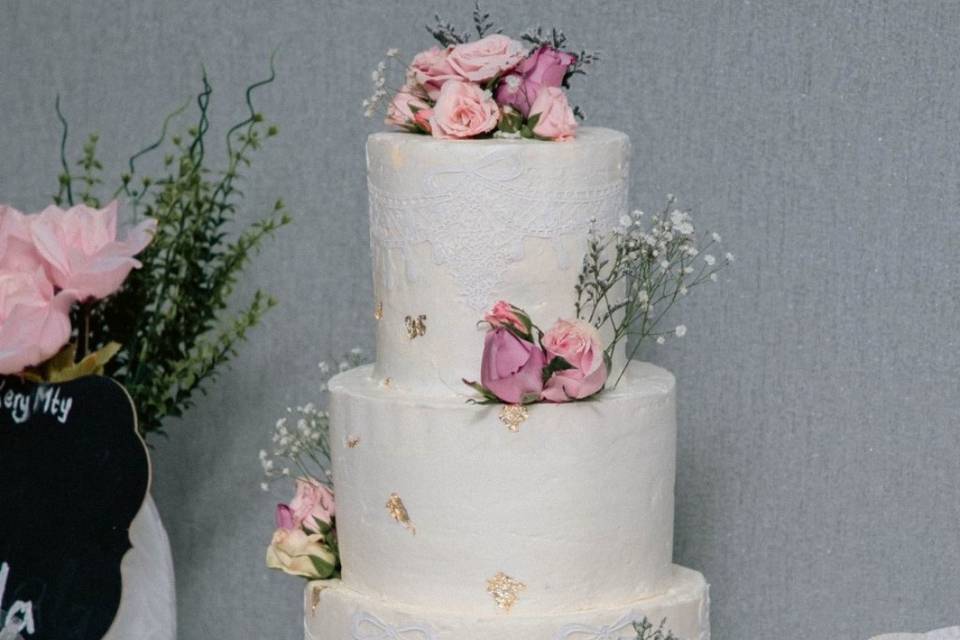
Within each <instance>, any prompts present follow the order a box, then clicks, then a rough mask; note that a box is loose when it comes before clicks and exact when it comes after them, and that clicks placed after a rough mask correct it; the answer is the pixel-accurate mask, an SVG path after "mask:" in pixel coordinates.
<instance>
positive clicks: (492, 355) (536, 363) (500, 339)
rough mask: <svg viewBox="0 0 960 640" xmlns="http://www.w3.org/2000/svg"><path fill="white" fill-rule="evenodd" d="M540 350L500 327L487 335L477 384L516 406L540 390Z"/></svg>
mask: <svg viewBox="0 0 960 640" xmlns="http://www.w3.org/2000/svg"><path fill="white" fill-rule="evenodd" d="M544 365H545V357H544V354H543V350H541V349H540V347H538V346H537V345H535V344H533V343H532V342H530V341H528V340H523V339H521V338H518V337H517V336H515V335H514V334H512V333H510V332H509V331H507V330H506V329H504V328H503V327H500V328H498V329H494V330H493V331H488V332H487V337H486V338H485V339H484V342H483V361H482V363H481V366H480V382H481V384H483V386H484V387H485V388H486V389H488V390H489V391H491V392H492V393H493V394H494V395H495V396H497V398H499V399H500V400H502V401H504V402H508V403H510V404H519V403H521V402H523V401H524V400H527V399H529V398H530V396H534V397H536V396H539V395H540V392H541V391H542V390H543V367H544Z"/></svg>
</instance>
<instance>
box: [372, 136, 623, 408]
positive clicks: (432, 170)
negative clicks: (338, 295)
mask: <svg viewBox="0 0 960 640" xmlns="http://www.w3.org/2000/svg"><path fill="white" fill-rule="evenodd" d="M629 162H630V139H629V138H628V137H627V136H626V134H623V133H620V132H618V131H613V130H610V129H601V128H595V127H584V128H581V129H580V130H579V131H578V134H577V137H576V139H574V140H572V141H569V142H539V141H532V140H513V139H489V140H472V141H447V140H438V139H434V138H431V137H427V136H419V135H413V134H409V133H376V134H373V135H371V136H370V137H369V139H368V140H367V182H368V187H369V191H370V243H371V248H372V252H373V289H374V296H375V301H374V309H375V311H374V313H375V317H376V318H377V321H378V322H377V364H376V367H375V371H374V376H375V377H378V378H380V379H384V380H385V379H387V378H389V379H390V384H393V385H396V386H397V387H401V388H408V389H411V390H415V391H416V392H418V393H420V394H436V395H447V394H450V393H457V394H462V393H464V391H465V387H464V385H463V383H462V382H461V380H462V378H470V379H475V378H477V377H478V376H479V371H480V358H481V354H482V350H483V336H484V329H483V327H482V326H479V325H478V321H480V320H482V318H483V314H484V311H485V310H487V309H489V308H490V307H491V306H492V305H493V303H495V302H496V301H497V300H508V301H510V302H511V303H513V304H514V305H516V306H518V307H521V308H523V309H525V310H527V311H528V312H529V313H530V315H531V317H532V318H534V320H535V321H536V322H537V323H538V324H540V325H541V326H543V327H544V328H547V327H549V325H551V324H553V322H554V321H556V320H557V319H558V318H560V317H564V318H572V317H573V316H574V303H575V301H576V294H575V291H574V286H575V284H576V280H577V276H578V274H579V272H580V268H581V264H582V260H583V255H584V251H585V250H586V246H587V237H588V233H589V230H590V226H591V223H592V222H593V221H596V224H597V227H598V228H599V229H600V230H603V231H606V230H609V229H612V228H613V227H614V226H615V225H617V224H618V223H619V219H620V217H621V216H622V215H623V214H624V213H625V212H626V208H627V182H628V176H629Z"/></svg>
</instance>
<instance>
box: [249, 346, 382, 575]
mask: <svg viewBox="0 0 960 640" xmlns="http://www.w3.org/2000/svg"><path fill="white" fill-rule="evenodd" d="M364 361H365V359H364V355H363V352H362V351H361V350H360V349H353V350H352V351H351V352H350V353H349V354H348V355H347V356H344V357H343V358H341V359H340V362H339V364H338V366H337V370H338V371H346V370H347V369H350V368H352V367H355V366H358V365H360V364H362V363H363V362H364ZM320 371H321V373H322V375H323V376H324V380H323V382H322V383H321V392H323V391H325V390H326V383H327V379H328V378H329V376H330V374H331V373H332V369H331V367H330V366H329V365H328V364H327V363H326V362H321V363H320ZM291 418H292V419H293V420H291ZM291 423H293V424H291ZM272 443H273V448H272V450H271V451H270V452H268V451H267V450H266V449H262V450H261V451H260V454H259V455H260V466H261V468H262V469H263V473H264V476H265V480H264V482H263V483H262V484H261V485H260V488H261V489H263V490H264V491H269V490H270V484H271V483H273V482H275V481H278V480H279V481H289V480H293V483H294V486H295V490H296V493H295V495H294V497H293V500H291V501H290V503H289V504H286V503H282V502H281V503H279V504H278V505H277V508H276V513H275V524H276V529H275V530H274V532H273V537H272V539H271V541H270V545H269V546H268V547H267V558H266V562H267V566H268V567H270V568H271V569H279V570H280V571H283V572H284V573H288V574H290V575H294V576H299V577H302V578H307V579H308V580H325V579H329V578H336V577H338V576H339V575H340V552H339V550H338V547H337V524H336V503H335V501H334V493H333V478H332V475H331V473H330V416H329V414H328V413H327V412H326V411H325V410H322V409H319V408H318V407H317V406H316V405H315V404H313V403H307V404H305V405H302V406H298V407H296V408H294V409H290V408H288V409H287V415H285V416H283V417H281V418H280V419H279V420H277V422H276V424H275V425H274V431H273V438H272Z"/></svg>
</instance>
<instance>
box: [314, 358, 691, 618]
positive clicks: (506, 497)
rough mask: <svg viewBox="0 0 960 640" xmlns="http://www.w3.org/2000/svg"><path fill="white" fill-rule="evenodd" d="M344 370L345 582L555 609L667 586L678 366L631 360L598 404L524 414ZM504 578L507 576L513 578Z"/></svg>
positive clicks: (337, 444)
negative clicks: (494, 587)
mask: <svg viewBox="0 0 960 640" xmlns="http://www.w3.org/2000/svg"><path fill="white" fill-rule="evenodd" d="M371 375H372V367H370V366H366V367H360V368H357V369H354V370H351V371H348V372H346V373H343V374H340V375H338V376H336V377H335V378H334V379H333V380H331V382H330V391H331V404H330V411H331V435H330V441H331V450H332V452H331V454H332V463H333V474H334V482H335V485H336V490H337V528H338V532H339V539H340V541H341V547H340V552H341V558H342V563H343V582H344V584H345V585H346V586H348V587H349V588H352V589H356V590H359V591H362V592H364V593H369V594H371V595H374V596H378V597H383V598H389V599H390V600H392V601H395V602H399V603H408V604H411V605H429V606H431V607H434V608H443V609H445V610H449V611H460V612H467V613H471V612H483V611H490V610H491V609H492V608H495V607H496V606H497V603H496V601H495V598H494V597H493V596H492V594H491V593H490V592H488V586H489V583H488V581H490V580H494V581H495V582H496V578H497V576H498V575H502V576H505V577H508V578H509V579H510V580H513V581H516V583H519V584H522V585H523V586H522V589H520V588H519V587H517V588H518V589H520V592H519V594H518V602H517V604H516V607H517V608H518V609H522V610H523V611H525V612H528V613H551V612H562V611H571V610H577V609H586V608H591V607H598V606H609V605H610V604H611V603H621V602H630V601H633V600H636V599H638V598H641V597H644V596H647V595H650V594H656V593H658V591H660V590H661V588H662V586H663V584H664V581H665V580H667V579H668V578H669V576H670V572H671V558H672V547H673V491H674V477H675V455H676V401H675V384H674V379H673V376H672V375H671V374H670V373H669V372H667V371H665V370H663V369H660V368H658V367H655V366H653V365H650V364H647V363H642V362H635V363H633V364H632V365H631V368H630V371H629V373H628V375H627V376H626V377H625V378H624V379H623V381H621V383H620V385H619V386H618V387H617V388H616V389H609V390H607V391H605V392H604V393H603V394H601V395H599V396H597V397H596V398H595V399H592V400H588V401H584V402H576V403H568V404H562V405H553V404H537V405H532V406H530V407H528V408H527V409H526V415H525V416H524V415H523V412H522V411H521V410H519V409H518V408H517V407H506V406H504V405H486V406H480V405H475V404H468V403H467V402H465V400H466V398H467V395H466V393H465V394H464V396H463V397H461V398H456V397H449V398H446V399H442V398H430V397H423V396H420V397H418V396H416V395H413V394H411V393H410V392H409V391H405V390H402V389H397V388H394V387H392V386H391V385H389V384H386V385H385V384H384V383H382V382H380V381H377V380H374V379H372V378H371ZM502 579H503V578H501V580H502Z"/></svg>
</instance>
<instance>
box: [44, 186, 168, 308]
mask: <svg viewBox="0 0 960 640" xmlns="http://www.w3.org/2000/svg"><path fill="white" fill-rule="evenodd" d="M156 227H157V222H156V220H145V221H144V222H142V223H140V224H139V225H137V226H136V227H134V228H133V229H132V230H131V232H130V234H129V236H128V237H127V239H126V240H117V202H116V201H114V202H111V203H110V204H108V205H107V206H106V208H104V209H99V210H98V209H92V208H90V207H87V206H84V205H77V206H75V207H72V208H70V209H68V210H66V211H64V210H63V209H61V208H59V207H55V206H50V207H47V208H46V209H44V210H43V212H42V213H40V214H39V215H37V216H34V217H33V219H32V220H31V223H30V231H31V234H32V236H33V241H34V244H35V245H36V247H37V251H38V252H39V254H40V256H41V257H42V258H43V259H44V260H45V261H46V262H47V273H48V275H49V276H50V279H51V280H53V283H54V284H55V285H57V286H58V287H60V288H61V289H64V290H66V291H70V292H72V293H73V294H74V295H76V297H77V299H78V300H81V301H83V300H88V299H90V298H98V299H99V298H105V297H107V296H109V295H110V294H111V293H113V292H114V291H116V290H117V289H119V288H120V285H122V284H123V281H124V279H126V277H127V275H128V274H129V273H130V270H131V269H133V268H137V267H139V266H140V262H138V261H137V260H134V259H133V256H135V255H136V254H138V253H140V252H141V251H142V250H143V249H144V247H146V246H147V245H148V244H150V241H151V240H152V239H153V234H154V232H155V230H156Z"/></svg>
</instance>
